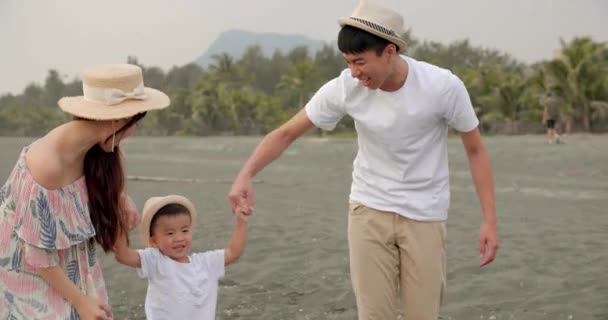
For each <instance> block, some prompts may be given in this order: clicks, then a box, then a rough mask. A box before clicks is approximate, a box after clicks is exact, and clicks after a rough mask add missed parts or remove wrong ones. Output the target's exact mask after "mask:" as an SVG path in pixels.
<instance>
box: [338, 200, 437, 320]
mask: <svg viewBox="0 0 608 320" xmlns="http://www.w3.org/2000/svg"><path fill="white" fill-rule="evenodd" d="M349 211H350V212H349V215H348V247H349V255H350V271H351V280H352V284H353V289H354V292H355V297H356V300H357V310H358V314H359V320H394V319H396V318H397V300H400V302H401V303H402V307H403V312H404V319H405V320H437V319H438V317H439V307H440V306H441V303H442V299H443V292H444V290H445V283H446V250H447V248H446V224H445V222H444V221H440V222H421V221H415V220H411V219H408V218H405V217H403V216H401V215H398V214H396V213H393V212H385V211H379V210H374V209H371V208H368V207H365V206H363V205H361V204H357V203H351V205H350V210H349ZM397 297H400V299H397Z"/></svg>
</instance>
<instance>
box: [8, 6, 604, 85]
mask: <svg viewBox="0 0 608 320" xmlns="http://www.w3.org/2000/svg"><path fill="white" fill-rule="evenodd" d="M385 2H386V3H387V4H388V5H390V6H392V7H393V8H395V9H396V10H398V11H399V12H400V13H402V14H403V16H404V17H405V21H406V24H407V26H409V27H411V28H412V30H413V33H414V36H416V37H419V38H424V39H429V40H437V41H441V42H445V43H448V42H450V41H454V40H458V39H463V38H469V39H470V40H471V41H472V43H473V44H476V45H482V46H486V47H492V48H497V49H501V50H504V51H507V52H509V53H511V54H512V55H514V56H515V57H517V58H520V59H522V60H524V61H526V62H531V61H536V60H540V59H545V58H547V57H550V56H551V55H552V52H553V51H554V50H555V49H556V48H558V47H559V38H560V37H563V38H564V39H566V40H569V39H571V38H572V37H573V36H580V35H590V36H592V37H593V38H594V39H595V40H596V41H608V1H606V0H576V1H574V0H510V1H506V0H458V1H450V0H386V1H385ZM356 4H357V0H305V1H301V0H297V1H296V0H255V1H248V0H215V1H211V0H104V1H93V0H54V1H45V0H0V94H3V93H6V92H13V93H20V92H21V91H22V90H23V88H24V87H25V86H26V85H27V84H28V83H29V82H32V81H36V82H39V83H42V81H43V80H44V78H45V76H46V74H47V71H48V69H50V68H55V69H58V70H59V71H60V72H61V73H62V74H65V75H66V76H68V77H69V79H71V77H73V76H75V75H78V73H79V72H80V71H81V70H82V69H83V68H84V67H86V66H87V65H90V64H95V63H116V62H119V63H121V62H125V61H126V57H127V56H128V55H134V56H137V57H138V58H139V61H140V62H142V63H143V64H145V65H153V66H159V67H162V68H163V69H165V70H166V69H168V68H170V67H171V66H174V65H183V64H185V63H188V62H191V61H192V60H194V59H195V58H196V57H198V56H199V55H200V54H201V53H203V52H204V51H205V49H206V48H207V46H208V45H209V44H210V43H211V42H212V41H213V40H214V39H215V38H216V37H217V36H218V34H219V33H221V32H222V31H225V30H228V29H235V28H238V29H245V30H251V31H261V32H281V33H300V34H305V35H308V36H310V37H312V38H316V39H321V40H326V41H335V37H336V34H337V31H338V26H337V24H336V19H337V18H338V17H340V16H348V15H349V14H350V13H351V12H352V10H353V9H354V7H355V5H356Z"/></svg>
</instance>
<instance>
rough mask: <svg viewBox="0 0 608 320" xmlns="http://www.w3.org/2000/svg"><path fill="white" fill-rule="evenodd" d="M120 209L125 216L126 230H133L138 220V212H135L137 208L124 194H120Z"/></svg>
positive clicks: (129, 197)
mask: <svg viewBox="0 0 608 320" xmlns="http://www.w3.org/2000/svg"><path fill="white" fill-rule="evenodd" d="M122 201H123V203H122V208H123V210H124V214H126V215H127V216H126V221H127V228H129V230H128V231H131V230H133V229H134V228H135V227H136V226H137V225H138V224H139V220H140V215H139V212H138V211H137V206H136V205H135V202H133V199H131V196H129V195H128V194H126V193H123V194H122Z"/></svg>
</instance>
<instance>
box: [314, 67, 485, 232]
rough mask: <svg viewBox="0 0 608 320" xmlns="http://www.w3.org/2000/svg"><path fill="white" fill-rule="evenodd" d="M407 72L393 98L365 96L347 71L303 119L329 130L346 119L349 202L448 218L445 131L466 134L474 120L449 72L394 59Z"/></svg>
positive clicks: (416, 216)
mask: <svg viewBox="0 0 608 320" xmlns="http://www.w3.org/2000/svg"><path fill="white" fill-rule="evenodd" d="M402 58H403V59H405V61H406V62H407V64H408V66H409V73H408V76H407V79H406V82H405V84H404V85H403V87H401V88H400V89H399V90H397V91H395V92H386V91H382V90H371V89H368V88H366V87H364V86H362V85H361V84H359V81H358V80H357V79H356V78H353V77H352V76H351V73H350V71H349V70H348V69H346V70H344V71H343V72H342V73H341V74H340V75H339V76H338V77H337V78H335V79H333V80H331V81H329V82H327V83H326V84H325V85H324V86H323V87H321V88H320V89H319V90H318V91H317V92H316V94H315V95H314V96H313V97H312V99H311V100H310V101H309V102H308V104H306V107H305V110H306V113H307V115H308V117H309V118H310V120H311V121H312V122H313V123H314V124H315V125H316V126H317V127H319V128H321V129H324V130H333V129H334V127H335V126H336V124H337V123H338V122H339V121H340V119H342V117H343V116H344V115H346V114H348V115H350V116H351V117H352V118H353V119H354V121H355V129H356V130H357V142H358V146H359V150H358V152H357V156H356V158H355V160H354V163H353V173H352V178H353V181H352V185H351V192H350V201H352V202H358V203H361V204H363V205H365V206H368V207H370V208H374V209H377V210H382V211H390V212H396V213H398V214H400V215H403V216H405V217H408V218H411V219H414V220H419V221H443V220H446V219H447V217H448V208H449V205H450V190H449V189H450V188H449V172H448V154H447V141H446V139H447V130H448V126H450V127H452V128H454V129H456V130H457V131H460V132H469V131H472V130H473V129H475V128H476V127H477V125H478V124H479V121H478V120H477V116H476V115H475V111H474V110H473V106H472V104H471V100H470V98H469V94H468V92H467V90H466V88H465V86H464V84H463V82H462V81H461V80H460V79H459V78H458V77H457V76H456V75H454V74H453V73H452V72H450V71H449V70H446V69H442V68H439V67H437V66H434V65H431V64H428V63H425V62H421V61H416V60H414V59H412V58H410V57H405V56H402Z"/></svg>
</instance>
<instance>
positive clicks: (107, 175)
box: [0, 64, 169, 320]
mask: <svg viewBox="0 0 608 320" xmlns="http://www.w3.org/2000/svg"><path fill="white" fill-rule="evenodd" d="M82 80H83V96H80V97H64V98H62V99H61V100H60V101H59V106H60V107H61V109H62V110H63V111H65V112H67V113H69V114H71V115H73V116H74V120H72V121H69V122H67V123H65V124H63V125H60V126H58V127H57V128H55V129H53V130H52V131H50V132H49V133H48V134H47V135H46V136H44V137H42V138H40V139H39V140H37V141H35V142H34V143H32V144H31V145H29V146H26V147H25V148H24V149H23V151H22V152H21V155H20V156H19V159H18V160H17V164H16V165H15V167H14V169H13V171H12V173H11V175H10V176H9V178H8V181H7V182H6V183H5V185H4V186H3V187H2V189H0V319H87V320H88V319H95V320H97V319H111V318H112V314H111V310H110V307H109V306H108V297H107V292H106V289H105V285H104V281H103V276H102V272H101V265H100V262H99V261H98V259H97V256H96V255H95V248H96V243H97V244H99V245H100V246H101V248H102V249H103V250H104V251H105V252H107V251H110V250H111V249H112V247H113V246H114V242H115V239H116V236H117V234H118V232H120V230H126V229H129V228H130V227H132V226H129V225H128V224H129V221H128V220H129V218H128V212H129V211H132V210H130V208H131V207H130V206H132V202H131V201H130V198H129V197H128V196H127V195H126V193H125V192H124V179H125V176H124V171H123V167H122V161H121V156H120V151H119V148H118V145H119V143H120V142H121V141H122V140H124V139H126V138H127V137H129V136H130V135H131V134H132V133H133V131H134V130H135V124H136V122H137V121H139V120H140V119H141V118H142V117H143V116H144V115H145V113H146V112H147V111H149V110H153V109H162V108H165V107H167V106H168V105H169V98H168V97H167V95H165V94H164V93H162V92H160V91H158V90H154V89H150V88H145V87H144V85H143V76H142V71H141V68H139V67H137V66H134V65H128V64H126V65H101V66H96V67H93V68H91V69H89V70H87V71H86V72H84V74H83V77H82Z"/></svg>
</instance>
